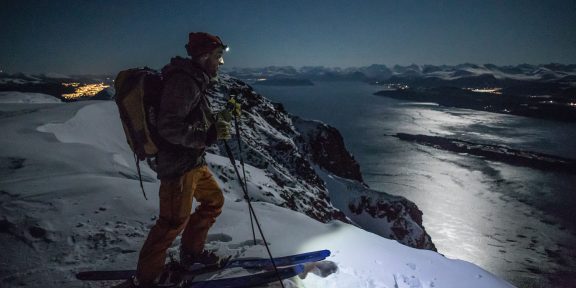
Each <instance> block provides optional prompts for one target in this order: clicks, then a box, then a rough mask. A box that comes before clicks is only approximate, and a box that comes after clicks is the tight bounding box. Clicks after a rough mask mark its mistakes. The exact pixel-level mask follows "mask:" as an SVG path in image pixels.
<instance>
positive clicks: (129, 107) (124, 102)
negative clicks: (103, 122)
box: [114, 67, 163, 199]
mask: <svg viewBox="0 0 576 288" xmlns="http://www.w3.org/2000/svg"><path fill="white" fill-rule="evenodd" d="M114 88H115V89H116V94H115V95H114V99H115V101H116V105H117V106H118V111H119V113H120V120H121V121H122V127H123V128H124V133H125V134H126V140H127V141H128V145H129V146H130V148H131V149H132V152H134V159H135V161H136V167H137V169H138V176H139V177H140V187H141V188H142V193H143V194H144V198H146V193H145V192H144V186H143V185H142V174H141V172H140V161H143V160H146V161H147V162H148V164H149V166H150V168H152V170H156V169H155V167H156V165H155V156H156V154H157V153H158V146H159V144H160V141H161V140H160V139H161V138H160V137H159V135H158V131H157V129H156V118H157V111H158V107H159V105H160V97H161V95H162V88H163V83H162V76H161V74H160V73H159V72H157V71H155V70H152V69H150V68H148V67H144V68H133V69H128V70H124V71H120V72H119V73H118V76H116V80H114ZM146 199H148V198H146Z"/></svg>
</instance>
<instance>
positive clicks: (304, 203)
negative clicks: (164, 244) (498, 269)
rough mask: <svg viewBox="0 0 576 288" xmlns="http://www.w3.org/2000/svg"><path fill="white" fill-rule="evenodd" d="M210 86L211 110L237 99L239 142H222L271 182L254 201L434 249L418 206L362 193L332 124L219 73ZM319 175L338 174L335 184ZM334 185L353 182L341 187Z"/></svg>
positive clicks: (362, 186)
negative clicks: (298, 113)
mask: <svg viewBox="0 0 576 288" xmlns="http://www.w3.org/2000/svg"><path fill="white" fill-rule="evenodd" d="M210 93H211V97H210V101H211V105H212V106H213V108H214V109H215V110H218V109H222V107H224V106H225V105H226V101H228V97H229V95H233V96H234V97H235V98H236V100H237V101H238V102H240V103H241V105H242V109H243V114H242V117H240V118H239V119H238V125H239V132H240V134H241V143H242V144H241V147H239V146H238V144H237V139H236V138H233V139H232V141H228V143H229V144H230V146H231V148H232V150H233V152H234V154H235V155H242V158H243V159H244V161H245V163H247V164H249V165H252V166H254V167H257V168H260V169H262V170H264V171H265V172H266V174H267V176H269V177H270V178H271V179H272V180H273V181H274V182H275V183H274V184H275V187H277V190H278V191H276V192H277V193H276V194H274V195H262V197H259V199H255V201H267V202H269V203H274V204H276V205H279V206H283V207H287V208H290V209H292V210H295V211H299V212H302V213H304V214H306V215H308V216H310V217H312V218H314V219H316V220H318V221H321V222H328V221H332V220H341V221H344V222H348V223H354V224H356V225H359V226H360V227H362V228H363V229H365V230H368V231H371V232H373V233H376V234H379V235H381V236H383V237H386V238H390V239H395V240H398V241H399V242H401V243H403V244H405V245H408V246H412V247H415V248H423V249H431V250H435V248H434V244H432V242H431V240H430V236H429V235H428V234H426V232H425V230H424V227H422V212H421V211H420V210H418V208H417V207H416V205H415V204H414V203H412V202H410V201H408V200H406V199H405V198H402V197H397V196H390V195H387V194H384V193H381V192H377V191H372V190H370V191H372V193H366V191H367V190H368V189H367V187H366V185H365V184H364V183H363V180H362V174H361V173H360V166H359V164H358V163H357V162H356V160H355V159H354V157H353V156H352V155H351V154H350V153H349V152H348V151H347V150H346V147H345V145H344V141H343V139H342V136H341V134H340V132H339V131H338V130H337V129H335V128H333V127H330V126H328V125H326V124H323V123H321V122H319V121H309V120H303V119H300V118H298V117H294V116H291V115H289V114H288V113H286V111H285V110H284V108H283V106H282V105H281V104H278V103H272V102H270V101H269V100H268V99H266V98H264V97H263V96H262V95H260V94H258V93H256V92H255V91H254V90H253V89H252V87H250V86H249V85H247V84H245V83H244V82H242V81H240V80H237V79H233V78H230V77H228V76H226V75H222V76H220V79H219V82H218V83H216V85H215V86H214V87H213V88H212V90H211V91H210ZM233 130H234V129H233ZM218 148H219V151H218V150H214V151H210V152H212V153H216V154H220V155H222V156H226V153H225V152H224V151H225V150H224V148H223V147H218ZM240 150H241V151H240ZM324 174H326V175H324ZM327 175H328V176H327ZM327 177H333V178H338V179H340V180H338V181H337V182H338V183H340V184H334V183H332V182H331V181H329V180H328V178H327ZM348 182H349V183H348ZM343 183H347V184H343ZM339 185H340V186H342V185H344V187H354V188H353V189H351V190H349V191H347V190H346V189H340V188H339V187H340V186H339ZM328 186H332V187H328ZM361 219H364V220H366V219H367V220H368V221H364V220H362V221H360V220H361Z"/></svg>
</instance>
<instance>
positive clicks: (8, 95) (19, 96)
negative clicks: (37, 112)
mask: <svg viewBox="0 0 576 288" xmlns="http://www.w3.org/2000/svg"><path fill="white" fill-rule="evenodd" d="M61 102H62V101H60V99H58V98H56V97H54V96H52V95H48V94H42V93H25V92H16V91H8V92H0V104H4V103H61Z"/></svg>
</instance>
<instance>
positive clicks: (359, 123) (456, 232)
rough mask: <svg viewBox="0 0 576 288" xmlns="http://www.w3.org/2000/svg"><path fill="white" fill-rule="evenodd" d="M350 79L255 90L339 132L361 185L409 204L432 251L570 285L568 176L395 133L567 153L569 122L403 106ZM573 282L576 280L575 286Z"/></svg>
mask: <svg viewBox="0 0 576 288" xmlns="http://www.w3.org/2000/svg"><path fill="white" fill-rule="evenodd" d="M379 89H380V88H379V87H375V86H371V85H367V84H364V83H357V82H320V83H316V85H315V86H303V87H278V86H276V87H273V86H272V87H270V86H269V87H260V86H256V90H257V91H258V92H259V93H261V94H263V95H265V96H266V97H268V98H269V99H271V100H272V101H275V102H281V103H283V104H284V106H285V108H286V110H287V111H288V112H290V113H292V114H295V115H298V116H301V117H303V118H308V119H318V120H322V121H324V122H326V123H328V124H330V125H332V126H334V127H336V128H338V129H339V130H340V132H341V133H342V134H343V137H344V141H345V143H346V146H347V148H348V150H349V151H351V152H352V153H353V154H354V156H355V158H356V159H357V160H358V162H359V163H360V165H361V169H362V173H363V176H364V180H365V182H366V183H367V184H368V185H370V187H371V188H373V189H376V190H379V191H384V192H387V193H390V194H395V195H401V196H404V197H406V198H408V199H410V200H412V201H414V202H415V203H416V204H417V205H418V207H420V209H421V210H422V211H423V213H424V226H425V227H426V229H427V232H428V233H429V234H430V235H431V236H432V240H433V241H434V243H435V244H436V246H437V248H438V251H439V252H440V253H442V254H444V255H446V257H449V258H455V259H462V260H466V261H469V262H472V263H475V264H476V265H479V266H480V267H482V268H484V269H486V270H488V271H490V272H492V273H494V274H496V275H499V276H500V277H502V278H504V279H506V280H508V281H510V282H511V283H513V284H514V285H516V286H518V287H529V288H530V287H538V288H539V287H551V286H552V285H553V286H554V287H570V285H576V284H575V283H576V276H574V275H576V263H575V262H574V260H572V259H573V258H576V224H575V223H574V222H575V221H574V219H576V212H575V209H574V208H573V207H576V196H575V195H574V193H575V192H576V191H575V188H574V187H576V177H574V175H573V174H572V175H570V174H563V173H552V172H545V171H540V170H535V169H530V168H523V167H516V166H510V165H507V164H503V163H498V162H491V161H486V160H483V159H480V158H478V157H473V156H469V155H460V154H457V153H453V152H448V151H442V150H437V149H434V148H430V147H424V146H419V145H416V144H413V143H408V142H403V141H400V140H398V139H397V138H394V137H390V136H389V135H393V134H396V133H398V132H404V133H411V134H427V135H437V136H447V137H451V138H459V139H463V140H468V141H472V142H478V143H486V144H497V145H507V146H509V147H511V148H515V149H523V150H530V151H536V152H542V153H548V154H553V155H558V156H563V157H569V158H576V125H575V124H570V123H563V122H554V121H546V120H540V119H531V118H525V117H519V116H511V115H503V114H495V113H487V112H482V111H473V110H467V109H454V108H445V107H439V106H437V105H433V104H430V103H407V102H404V101H400V100H395V99H391V98H386V97H380V96H375V95H372V94H373V93H374V92H376V91H378V90H379ZM575 287H576V286H575Z"/></svg>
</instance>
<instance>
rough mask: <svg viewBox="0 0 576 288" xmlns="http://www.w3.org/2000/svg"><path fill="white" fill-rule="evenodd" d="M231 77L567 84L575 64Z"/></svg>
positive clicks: (253, 71) (280, 71) (238, 72)
mask: <svg viewBox="0 0 576 288" xmlns="http://www.w3.org/2000/svg"><path fill="white" fill-rule="evenodd" d="M228 73H229V74H230V75H233V76H234V77H238V78H240V79H246V80H248V81H250V80H256V79H263V78H266V79H277V78H285V77H291V78H305V79H309V80H362V81H386V80H390V79H412V78H434V79H437V80H443V81H451V80H456V79H462V78H469V77H480V76H484V77H485V76H491V77H494V78H495V79H498V80H516V81H566V80H569V79H572V80H571V81H572V82H574V80H573V77H576V65H574V64H572V65H565V64H557V63H551V64H543V65H530V64H522V65H516V66H497V65H494V64H483V65H477V64H470V63H465V64H460V65H416V64H412V65H408V66H402V65H395V66H392V67H388V66H386V65H376V64H374V65H370V66H366V67H359V68H346V69H340V68H328V67H323V66H318V67H302V68H299V69H297V68H294V67H290V66H288V67H266V68H261V69H259V68H250V69H230V70H228Z"/></svg>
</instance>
